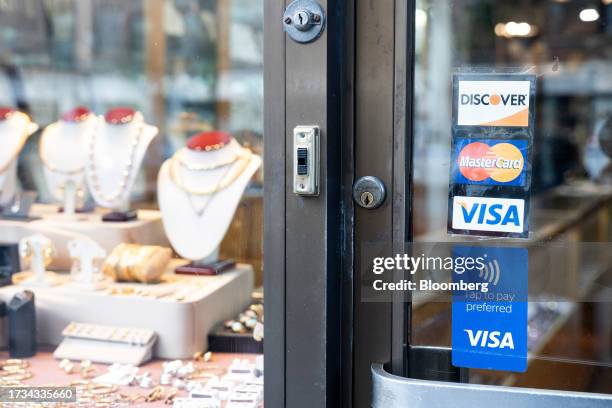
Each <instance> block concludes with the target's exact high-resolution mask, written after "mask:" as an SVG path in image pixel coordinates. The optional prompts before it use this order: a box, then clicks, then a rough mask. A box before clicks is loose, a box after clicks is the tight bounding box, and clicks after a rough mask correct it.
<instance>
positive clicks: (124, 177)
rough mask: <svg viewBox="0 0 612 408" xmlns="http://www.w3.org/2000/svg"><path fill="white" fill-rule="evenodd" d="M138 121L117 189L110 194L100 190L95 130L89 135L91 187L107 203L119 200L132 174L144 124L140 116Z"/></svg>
mask: <svg viewBox="0 0 612 408" xmlns="http://www.w3.org/2000/svg"><path fill="white" fill-rule="evenodd" d="M139 122H140V123H139V124H138V130H137V131H136V133H135V135H134V136H133V138H132V142H131V146H130V154H129V156H128V159H127V161H126V163H125V169H124V170H123V171H122V172H121V181H120V182H119V185H118V187H117V189H116V190H115V191H114V192H113V193H110V194H106V193H104V192H103V191H102V187H101V186H100V179H99V177H98V169H97V167H96V153H95V150H96V133H97V132H94V133H93V134H92V136H91V142H90V146H89V169H90V172H91V181H92V183H91V184H92V185H91V188H92V190H93V191H94V192H95V194H96V195H97V196H98V197H100V198H102V199H103V200H104V201H106V202H107V203H114V202H115V201H117V200H119V199H120V198H121V197H122V196H123V195H124V194H125V190H126V189H127V186H128V182H129V180H130V177H131V176H132V170H133V168H134V161H135V159H136V152H137V151H138V145H139V144H140V138H141V136H142V132H143V131H144V128H145V124H144V122H143V120H142V118H140V120H139Z"/></svg>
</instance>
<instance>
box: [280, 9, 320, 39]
mask: <svg viewBox="0 0 612 408" xmlns="http://www.w3.org/2000/svg"><path fill="white" fill-rule="evenodd" d="M283 27H284V29H285V32H286V33H287V34H288V35H289V37H291V39H292V40H293V41H296V42H299V43H309V42H311V41H314V40H316V39H317V38H319V36H320V35H321V33H322V32H323V30H324V29H325V13H324V12H323V8H322V7H321V5H320V4H319V3H317V2H316V1H313V0H295V1H294V2H292V3H291V4H289V5H288V6H287V8H286V9H285V14H283Z"/></svg>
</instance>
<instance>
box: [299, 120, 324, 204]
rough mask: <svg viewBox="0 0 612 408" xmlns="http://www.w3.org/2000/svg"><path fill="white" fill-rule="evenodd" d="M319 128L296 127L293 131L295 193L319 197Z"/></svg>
mask: <svg viewBox="0 0 612 408" xmlns="http://www.w3.org/2000/svg"><path fill="white" fill-rule="evenodd" d="M319 133H320V130H319V127H318V126H296V127H295V128H294V129H293V192H294V193H295V194H299V195H307V196H316V195H319V171H320V169H319V166H320V160H319V138H320V136H319Z"/></svg>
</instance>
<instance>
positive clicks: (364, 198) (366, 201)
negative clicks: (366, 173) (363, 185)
mask: <svg viewBox="0 0 612 408" xmlns="http://www.w3.org/2000/svg"><path fill="white" fill-rule="evenodd" d="M373 201H374V196H373V195H372V193H370V192H369V191H366V192H365V193H363V194H361V202H362V203H363V205H364V206H366V207H369V206H370V204H372V202H373Z"/></svg>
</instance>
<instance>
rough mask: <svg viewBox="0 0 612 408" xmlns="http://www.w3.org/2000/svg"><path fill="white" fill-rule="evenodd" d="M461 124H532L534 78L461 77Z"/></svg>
mask: <svg viewBox="0 0 612 408" xmlns="http://www.w3.org/2000/svg"><path fill="white" fill-rule="evenodd" d="M457 87H458V88H457V93H456V98H457V100H456V101H455V103H456V106H457V125H459V126H501V127H527V126H529V105H530V102H529V100H530V92H531V81H528V80H524V81H521V80H515V81H470V80H461V79H459V80H458V85H457Z"/></svg>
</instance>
